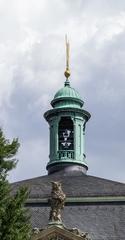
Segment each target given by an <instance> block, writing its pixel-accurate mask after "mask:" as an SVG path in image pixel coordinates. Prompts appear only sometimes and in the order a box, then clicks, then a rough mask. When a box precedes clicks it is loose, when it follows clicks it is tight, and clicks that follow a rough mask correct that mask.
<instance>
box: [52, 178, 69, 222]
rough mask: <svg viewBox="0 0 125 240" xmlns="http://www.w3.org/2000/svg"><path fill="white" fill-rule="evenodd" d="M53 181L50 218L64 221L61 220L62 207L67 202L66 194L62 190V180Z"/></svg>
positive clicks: (55, 220)
mask: <svg viewBox="0 0 125 240" xmlns="http://www.w3.org/2000/svg"><path fill="white" fill-rule="evenodd" d="M51 183H52V192H51V199H50V205H51V210H50V216H49V220H50V221H51V222H62V220H61V209H63V208H64V203H65V198H66V196H65V194H64V192H63V191H62V186H61V183H60V182H51Z"/></svg>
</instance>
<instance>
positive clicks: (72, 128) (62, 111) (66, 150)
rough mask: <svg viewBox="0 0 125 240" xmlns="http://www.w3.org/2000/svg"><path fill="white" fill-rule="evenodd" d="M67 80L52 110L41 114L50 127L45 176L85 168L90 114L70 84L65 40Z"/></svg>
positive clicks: (56, 95) (83, 169)
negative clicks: (86, 128) (86, 134)
mask: <svg viewBox="0 0 125 240" xmlns="http://www.w3.org/2000/svg"><path fill="white" fill-rule="evenodd" d="M66 56H67V57H66V71H65V73H64V74H65V76H66V81H65V83H64V87H63V88H61V89H60V90H59V91H58V92H57V93H56V94H55V96H54V99H53V100H52V102H51V105H52V107H53V109H51V110H49V111H47V112H46V113H45V114H44V117H45V119H46V120H47V121H48V123H49V126H50V154H49V158H50V159H49V162H48V164H47V170H48V173H49V174H50V173H52V172H55V171H59V170H62V169H63V170H65V171H69V170H70V171H71V170H74V171H82V172H84V173H86V171H87V169H88V166H87V163H86V156H85V147H84V141H85V126H86V122H87V121H88V120H89V118H90V113H89V112H87V111H85V110H84V109H83V104H84V102H83V101H82V99H81V97H80V95H79V94H78V92H77V91H76V90H75V89H74V88H71V86H70V82H69V79H68V78H69V76H70V71H69V42H67V40H66Z"/></svg>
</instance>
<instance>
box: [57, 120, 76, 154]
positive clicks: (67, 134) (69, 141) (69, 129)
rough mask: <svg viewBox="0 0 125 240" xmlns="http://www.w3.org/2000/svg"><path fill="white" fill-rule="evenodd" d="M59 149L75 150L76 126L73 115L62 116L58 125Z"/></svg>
mask: <svg viewBox="0 0 125 240" xmlns="http://www.w3.org/2000/svg"><path fill="white" fill-rule="evenodd" d="M58 139H59V142H58V149H59V151H73V150H74V127H73V121H72V119H71V117H61V120H60V122H59V127H58Z"/></svg>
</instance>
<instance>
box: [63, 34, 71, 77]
mask: <svg viewBox="0 0 125 240" xmlns="http://www.w3.org/2000/svg"><path fill="white" fill-rule="evenodd" d="M65 42H66V70H65V72H64V75H65V77H66V79H67V80H68V78H69V77H70V70H69V49H70V45H69V41H68V40H67V35H66V36H65Z"/></svg>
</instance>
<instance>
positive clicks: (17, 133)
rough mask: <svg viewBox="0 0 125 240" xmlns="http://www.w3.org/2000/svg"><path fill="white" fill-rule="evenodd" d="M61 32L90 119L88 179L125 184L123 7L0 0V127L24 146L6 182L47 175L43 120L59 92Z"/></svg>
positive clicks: (107, 2) (100, 1) (95, 0)
mask: <svg viewBox="0 0 125 240" xmlns="http://www.w3.org/2000/svg"><path fill="white" fill-rule="evenodd" d="M65 33H67V34H68V36H69V40H70V45H71V59H70V62H71V64H70V68H71V78H70V81H71V86H72V87H74V88H75V89H77V90H78V91H79V93H80V94H81V96H82V98H83V100H84V101H85V105H84V108H85V109H86V110H87V111H89V112H90V113H91V115H92V117H91V119H90V121H89V122H88V124H87V128H86V155H87V161H88V165H89V171H88V174H90V175H95V176H100V177H103V178H108V179H112V180H117V181H121V182H125V174H124V172H125V106H124V105H125V1H124V0H119V1H114V0H61V1H59V0H58V1H57V0H51V1H49V0H37V1H36V0H21V1H20V0H13V1H10V0H0V126H1V127H2V128H3V130H4V133H5V134H6V136H7V138H10V139H12V138H13V137H18V138H19V141H20V143H21V147H20V150H19V153H18V159H19V163H18V166H17V168H16V169H15V170H13V171H12V172H11V173H10V176H9V179H10V181H18V180H21V179H26V178H32V177H35V176H39V175H43V174H46V170H45V167H46V164H47V162H48V155H49V151H48V143H49V139H48V125H47V123H46V122H45V120H44V118H43V113H44V112H45V111H46V110H47V109H49V108H50V104H49V103H50V101H51V100H52V99H53V96H54V94H55V93H56V91H57V90H58V89H59V88H61V87H62V86H63V82H64V75H63V72H64V68H65V42H64V38H65Z"/></svg>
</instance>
